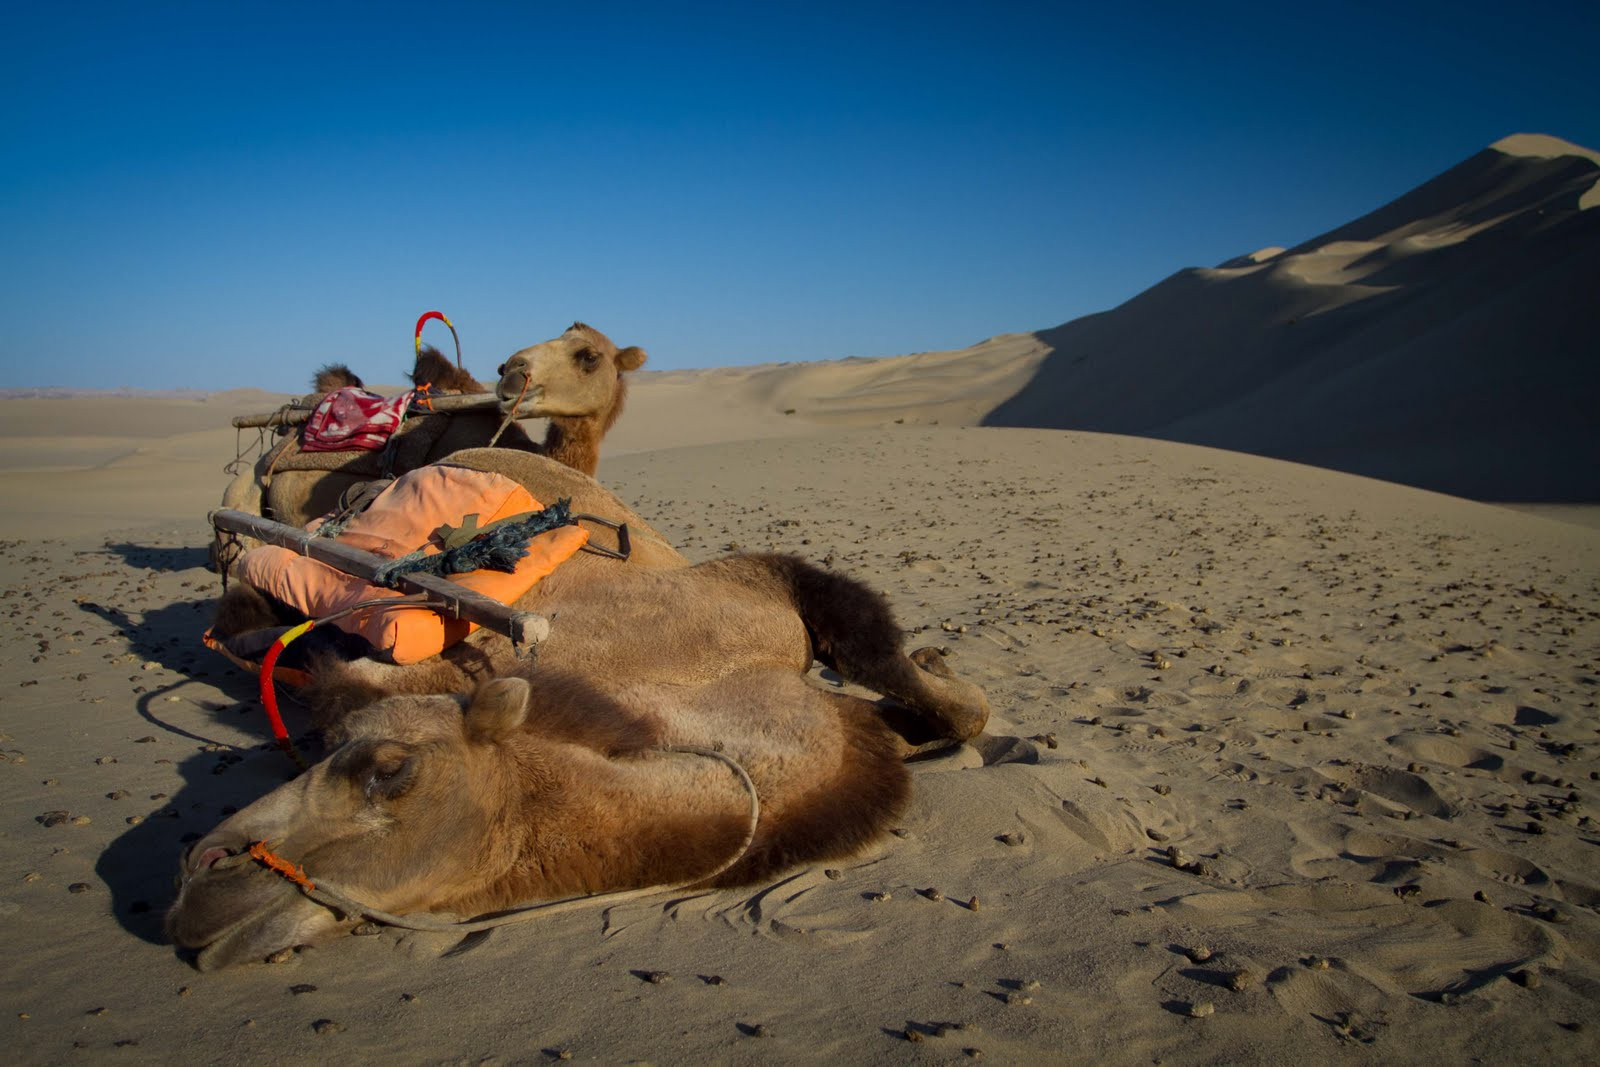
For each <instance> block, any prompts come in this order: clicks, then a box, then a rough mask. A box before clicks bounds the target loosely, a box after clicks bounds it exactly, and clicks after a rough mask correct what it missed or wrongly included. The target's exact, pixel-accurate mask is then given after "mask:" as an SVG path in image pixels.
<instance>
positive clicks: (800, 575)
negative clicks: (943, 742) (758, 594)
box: [712, 554, 989, 741]
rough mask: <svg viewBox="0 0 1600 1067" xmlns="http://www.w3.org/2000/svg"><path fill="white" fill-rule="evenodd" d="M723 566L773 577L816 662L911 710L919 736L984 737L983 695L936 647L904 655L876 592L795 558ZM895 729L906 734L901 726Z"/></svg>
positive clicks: (747, 559) (758, 558)
mask: <svg viewBox="0 0 1600 1067" xmlns="http://www.w3.org/2000/svg"><path fill="white" fill-rule="evenodd" d="M722 562H723V563H724V564H725V565H727V566H730V567H755V568H760V569H761V570H765V571H766V572H767V573H768V574H770V575H771V576H772V578H773V579H775V580H776V581H777V582H778V583H779V584H780V586H781V587H782V588H783V589H784V590H785V591H786V592H787V594H788V596H789V598H790V599H791V601H792V602H793V604H794V607H795V610H796V611H797V612H799V614H800V618H801V620H802V621H803V622H804V623H805V626H806V631H807V633H808V634H809V635H810V637H811V645H812V654H813V656H814V657H815V658H816V660H817V661H818V662H819V663H821V664H823V666H825V667H829V668H831V669H833V670H835V671H837V672H838V673H839V674H840V675H841V676H842V677H844V678H845V679H846V680H847V681H850V682H854V683H856V684H857V685H862V686H865V687H867V688H868V689H872V690H875V691H877V692H879V693H882V694H883V695H884V696H886V697H889V698H890V699H891V700H893V701H895V702H897V703H899V704H901V705H904V707H905V708H906V709H908V710H910V711H911V712H913V713H915V715H916V716H917V717H919V718H920V719H921V720H922V729H921V730H917V731H915V732H916V733H927V732H928V731H930V730H931V731H932V734H933V737H935V738H941V739H947V740H956V741H965V740H966V739H968V738H970V737H976V736H977V735H978V734H979V733H982V732H983V727H984V724H985V723H987V722H988V720H989V702H988V700H987V699H986V698H985V697H984V695H983V691H982V690H981V689H979V688H978V687H977V686H975V685H973V684H972V683H971V682H967V681H964V680H962V679H960V678H957V677H956V675H955V673H954V672H953V671H952V670H950V668H949V666H948V665H947V664H946V663H945V662H944V657H943V656H942V655H941V654H940V653H939V651H938V650H937V649H932V648H924V649H918V650H917V651H916V652H914V653H912V654H911V655H909V656H908V655H907V654H906V652H905V649H904V647H903V631H902V630H901V628H900V624H899V623H898V622H897V621H896V620H895V617H894V612H893V611H892V610H891V609H890V607H889V602H888V601H887V600H886V599H884V597H883V596H882V595H881V594H879V593H877V592H874V591H873V590H872V589H869V588H868V587H867V586H865V585H863V584H862V583H860V582H858V581H856V580H855V579H853V578H847V577H845V576H843V575H839V574H834V573H833V572H831V571H826V570H823V569H822V568H820V567H817V566H814V565H812V564H810V563H807V562H805V561H804V560H801V559H799V558H798V557H795V556H785V555H776V554H770V555H748V556H738V557H734V558H733V559H730V560H726V561H722ZM712 566H715V564H713V565H712ZM893 718H895V717H894V716H891V719H893ZM909 725H910V724H905V726H909ZM896 728H897V729H899V730H900V732H901V733H903V734H905V733H907V729H906V728H905V727H904V726H901V725H897V726H896Z"/></svg>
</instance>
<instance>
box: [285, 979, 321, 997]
mask: <svg viewBox="0 0 1600 1067" xmlns="http://www.w3.org/2000/svg"><path fill="white" fill-rule="evenodd" d="M316 991H317V987H316V986H314V985H312V984H311V983H310V982H299V983H297V984H295V985H292V986H290V987H289V992H291V993H293V994H294V995H295V996H297V997H298V996H299V995H300V994H302V993H315V992H316Z"/></svg>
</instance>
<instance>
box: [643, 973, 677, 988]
mask: <svg viewBox="0 0 1600 1067" xmlns="http://www.w3.org/2000/svg"><path fill="white" fill-rule="evenodd" d="M638 974H639V977H640V978H641V979H642V980H644V981H646V982H649V983H650V984H651V985H660V984H661V983H662V982H665V981H668V980H670V979H671V978H672V975H670V974H668V973H667V972H666V971H640V972H638Z"/></svg>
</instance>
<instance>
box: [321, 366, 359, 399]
mask: <svg viewBox="0 0 1600 1067" xmlns="http://www.w3.org/2000/svg"><path fill="white" fill-rule="evenodd" d="M351 386H354V387H355V388H357V389H365V388H366V385H365V384H364V383H363V382H362V381H361V379H360V378H358V377H356V374H355V372H354V371H352V370H351V369H350V368H349V367H347V366H345V365H344V364H343V363H329V364H327V365H326V366H322V367H318V368H317V373H316V375H315V376H314V377H313V378H312V379H311V388H312V389H314V390H316V391H317V393H319V394H323V393H331V392H333V391H334V390H335V389H345V388H349V387H351Z"/></svg>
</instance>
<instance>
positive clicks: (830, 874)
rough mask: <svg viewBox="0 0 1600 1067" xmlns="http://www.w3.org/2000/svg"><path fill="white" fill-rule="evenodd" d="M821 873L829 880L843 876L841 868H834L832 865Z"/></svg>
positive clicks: (835, 880) (835, 879)
mask: <svg viewBox="0 0 1600 1067" xmlns="http://www.w3.org/2000/svg"><path fill="white" fill-rule="evenodd" d="M822 873H823V874H824V875H826V876H827V878H828V879H829V880H830V881H834V882H837V881H838V880H839V879H841V878H843V877H844V872H843V871H841V870H838V869H837V868H834V867H829V868H828V869H827V870H825V871H823V872H822Z"/></svg>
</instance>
